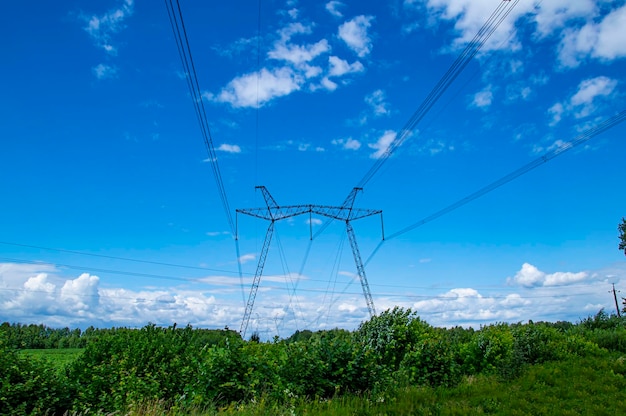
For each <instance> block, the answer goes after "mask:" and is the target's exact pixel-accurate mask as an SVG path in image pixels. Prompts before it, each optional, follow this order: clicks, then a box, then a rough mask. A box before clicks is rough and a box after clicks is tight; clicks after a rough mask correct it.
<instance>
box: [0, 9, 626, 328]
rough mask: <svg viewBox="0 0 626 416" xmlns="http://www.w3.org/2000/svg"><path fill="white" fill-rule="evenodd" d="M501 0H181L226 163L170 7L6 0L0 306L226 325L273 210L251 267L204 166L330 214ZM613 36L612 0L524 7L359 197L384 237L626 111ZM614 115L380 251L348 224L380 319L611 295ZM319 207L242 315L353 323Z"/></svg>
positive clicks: (620, 151) (70, 315)
mask: <svg viewBox="0 0 626 416" xmlns="http://www.w3.org/2000/svg"><path fill="white" fill-rule="evenodd" d="M499 4H500V2H498V1H492V0H490V1H486V0H481V1H476V0H404V1H399V0H397V1H388V2H374V1H359V2H350V1H330V2H327V3H324V2H311V1H295V0H287V1H285V0H281V1H269V0H263V1H261V2H260V3H259V2H245V1H233V2H222V3H220V4H217V3H216V2H199V1H189V0H183V1H181V10H182V13H183V16H184V19H185V25H186V29H187V34H188V39H189V45H190V47H191V50H192V53H193V59H194V63H195V68H196V72H197V77H198V81H199V85H200V87H201V91H202V97H203V104H204V107H205V110H206V115H207V120H208V122H209V126H210V129H211V134H212V139H213V144H214V148H215V153H216V154H217V161H214V160H212V158H211V157H209V155H208V154H207V151H206V147H205V145H204V143H203V139H202V136H201V132H200V128H199V125H198V121H197V118H196V115H195V112H194V106H193V101H192V98H191V96H190V93H189V90H188V88H187V83H186V81H185V72H184V70H183V67H182V64H181V62H180V59H179V56H178V52H177V49H176V43H175V38H174V34H173V32H172V29H171V27H170V21H169V18H168V13H167V9H166V7H165V4H163V3H159V2H142V1H134V0H125V1H122V0H107V1H97V2H82V1H65V2H43V1H25V2H13V3H11V4H9V5H7V10H6V13H3V16H2V18H1V19H2V24H1V25H0V31H1V32H2V33H1V35H2V36H0V39H1V40H0V48H1V50H2V52H3V55H4V58H3V65H2V66H1V67H0V71H2V72H1V75H2V77H1V79H2V81H0V82H1V88H2V94H0V106H1V113H0V114H2V122H1V123H0V136H1V137H2V152H1V153H0V159H1V160H2V163H0V187H1V189H2V193H3V198H2V209H1V211H0V212H1V213H2V215H0V242H1V243H0V257H1V258H0V304H1V305H2V307H1V308H0V320H2V321H10V322H23V323H31V322H35V323H45V324H48V325H51V326H81V327H84V326H88V325H92V324H93V325H95V326H112V325H116V326H118V325H125V326H141V325H144V324H146V323H148V322H155V323H158V324H164V325H166V324H171V323H173V322H177V323H179V324H185V323H191V324H193V325H197V326H203V327H210V328H223V327H224V326H229V327H231V328H235V329H238V328H239V325H240V323H241V318H242V316H243V312H244V307H245V301H246V300H247V298H248V294H249V291H250V284H251V282H252V276H253V275H254V272H255V269H256V264H257V261H258V258H259V253H260V250H261V246H262V243H263V239H264V236H265V230H266V228H267V226H268V223H267V222H265V221H263V220H261V219H256V218H252V217H247V216H239V217H238V230H239V255H240V264H241V268H242V272H243V274H242V276H240V275H239V273H238V265H237V263H238V261H237V250H236V245H235V241H234V239H233V236H232V233H231V229H230V227H229V223H228V220H227V215H226V214H225V212H224V209H223V207H222V202H221V200H220V197H219V193H218V190H217V186H216V182H215V179H214V176H213V173H212V169H211V167H212V166H211V164H213V163H217V164H218V166H219V169H220V171H221V174H222V178H223V184H224V189H225V191H226V196H227V200H228V204H229V206H230V214H231V215H233V216H234V215H235V212H234V211H235V209H236V208H255V207H263V206H264V200H263V197H262V195H261V193H260V192H259V191H255V186H257V185H263V186H266V187H267V189H268V190H269V192H270V193H271V194H272V196H273V197H274V198H275V199H276V201H277V202H278V203H279V204H280V205H296V204H320V205H340V204H341V203H342V201H343V200H344V199H345V197H346V196H347V195H348V193H349V192H350V191H351V189H352V188H353V187H354V186H356V185H357V184H358V183H359V181H360V180H361V179H362V178H363V176H364V175H365V174H366V172H368V170H369V169H370V168H371V167H372V166H373V165H374V163H376V161H377V160H380V159H379V158H380V157H381V155H383V154H384V151H385V150H386V148H387V146H389V145H390V144H391V143H393V141H394V139H395V138H396V137H397V134H398V132H399V131H400V130H401V129H402V127H403V126H404V125H405V123H406V122H407V121H408V120H409V119H410V117H411V116H412V115H413V113H414V112H415V111H416V110H417V109H418V108H419V106H420V104H421V103H422V101H423V100H424V98H425V97H426V96H427V95H428V93H429V92H430V91H431V90H432V88H433V87H434V86H435V85H436V83H437V82H438V81H439V79H440V78H441V77H442V76H443V74H444V73H445V72H446V71H447V70H448V68H449V67H450V66H451V65H452V63H453V62H454V60H455V59H456V57H457V56H458V55H459V53H461V51H462V50H463V48H464V47H465V46H466V45H467V43H468V42H469V41H470V40H471V39H472V38H473V37H474V35H475V34H476V33H477V31H478V29H479V28H480V27H481V26H482V25H483V23H484V22H485V21H486V20H487V18H488V16H489V15H490V14H491V13H492V12H493V11H494V10H495V9H496V7H498V5H499ZM624 28H626V4H625V2H624V1H611V0H605V1H589V0H581V1H577V2H570V1H565V0H552V1H543V2H539V3H537V2H533V1H528V0H520V1H519V3H517V4H516V5H515V7H514V8H513V9H512V11H511V13H510V14H509V15H508V17H507V19H506V20H504V21H503V22H502V24H501V25H500V26H499V27H498V30H497V31H496V32H494V34H493V35H492V36H491V37H490V38H489V39H488V41H487V42H486V43H485V45H484V47H483V48H482V49H481V51H480V52H479V53H478V55H477V56H476V57H475V59H474V60H472V62H470V64H469V65H468V66H467V67H466V68H465V69H464V70H463V71H462V72H461V73H460V75H459V76H458V78H456V80H455V81H454V82H453V83H452V84H451V85H450V87H449V88H448V89H447V90H446V92H445V93H444V94H443V95H442V96H441V98H440V99H439V100H438V101H437V102H436V103H435V105H434V106H433V107H432V109H431V110H430V111H429V112H428V113H427V114H426V115H425V117H424V118H423V119H422V120H421V121H420V122H419V123H418V125H417V126H416V128H415V129H414V130H413V132H412V134H411V135H410V136H409V137H408V138H407V140H405V141H404V142H403V143H402V145H401V146H400V147H399V148H398V149H397V150H396V151H395V152H394V153H393V154H392V156H391V157H389V158H388V159H385V163H384V164H383V165H382V168H381V169H380V170H379V171H378V172H377V173H376V174H375V175H374V176H373V177H372V179H371V180H370V181H368V182H367V184H366V185H365V186H364V189H363V192H361V193H360V194H359V196H358V197H357V199H356V202H355V207H359V208H367V209H380V210H382V211H383V218H384V229H385V234H387V235H388V236H390V235H393V234H394V233H397V232H398V231H400V230H403V229H405V228H406V227H408V226H410V225H411V224H415V223H417V222H418V221H420V220H422V219H424V218H427V217H428V216H429V215H431V214H433V213H435V212H438V211H439V210H441V209H442V208H445V207H446V206H449V205H450V204H453V203H455V202H457V201H459V200H461V199H462V198H464V197H466V196H467V195H470V194H471V193H473V192H475V191H477V190H479V189H480V188H482V187H484V186H486V185H488V184H490V183H492V182H493V181H495V180H497V179H499V178H501V177H503V176H505V175H507V174H508V173H510V172H512V171H514V170H516V169H518V168H519V167H521V166H524V165H525V164H527V163H530V162H532V161H533V160H536V159H537V158H539V157H541V156H542V155H545V154H546V153H547V152H550V151H553V150H554V149H556V148H559V146H563V145H564V144H566V143H567V142H569V141H571V140H573V139H574V138H576V137H577V136H578V135H579V134H581V132H584V131H586V129H589V128H591V127H593V126H594V125H596V124H598V123H600V122H602V121H603V120H605V119H607V118H609V117H612V116H614V115H615V114H617V113H619V112H621V111H623V110H624V109H625V104H626V99H625V98H626V97H625V93H626V85H624V73H626V71H625V70H626V60H625V58H626V43H624V42H623V40H622V39H624V38H626V33H624V31H625V30H626V29H624ZM625 129H626V124H619V125H617V126H615V127H613V128H611V129H610V130H608V131H606V132H604V133H602V134H600V135H598V136H596V137H594V138H592V139H591V140H589V141H588V142H585V143H584V144H582V145H580V146H577V147H575V148H573V149H570V150H568V151H567V152H565V153H563V154H562V155H560V156H558V157H557V158H555V159H553V160H551V161H549V162H548V163H546V164H543V165H542V166H539V167H538V168H536V169H534V170H532V171H530V172H529V173H527V174H525V175H523V176H521V177H519V178H517V179H515V180H514V181H512V182H510V183H508V184H506V185H504V186H502V187H500V188H498V189H496V190H494V191H493V192H490V193H488V194H486V195H485V196H483V197H481V198H479V199H476V200H474V201H472V202H471V203H469V204H467V205H464V206H462V207H460V208H458V209H456V210H454V211H452V212H450V213H448V214H446V215H444V216H441V217H440V218H438V219H436V220H434V221H431V222H428V223H426V224H424V225H423V226H421V227H418V228H415V229H413V230H411V231H409V232H405V233H402V234H400V235H398V236H397V237H395V238H392V239H388V240H386V241H385V242H384V243H383V244H382V245H380V247H379V249H378V250H377V251H375V253H374V255H373V256H372V253H373V252H374V250H375V249H376V248H377V247H378V246H379V244H380V242H381V223H380V219H379V218H378V217H371V218H365V219H361V220H358V221H354V223H353V226H354V229H355V232H356V236H357V239H358V242H359V247H360V250H361V254H362V257H363V259H364V260H365V259H368V261H367V267H366V273H367V278H368V281H369V285H370V288H371V292H372V296H373V300H374V304H375V307H376V309H377V311H382V310H385V309H387V308H390V307H393V306H395V305H399V306H403V307H410V308H412V309H414V310H416V311H417V312H418V314H419V315H420V316H421V317H422V318H424V319H425V320H427V321H428V322H430V323H431V324H433V325H445V326H450V325H464V326H468V325H473V326H479V325H481V324H487V323H491V322H500V321H507V322H518V321H527V320H529V319H533V320H549V321H556V320H570V321H576V320H578V319H580V318H584V317H586V316H587V315H589V314H594V313H596V312H597V311H598V310H600V309H601V308H606V310H607V311H612V310H614V303H613V298H612V294H610V293H609V290H610V289H611V284H612V283H615V285H616V288H617V289H618V290H619V289H621V290H622V293H621V295H624V293H626V286H624V282H625V281H626V261H625V260H626V258H625V257H624V253H621V252H620V251H619V250H618V249H617V244H618V239H617V236H618V233H617V225H618V223H619V222H620V221H621V218H622V217H623V216H626V211H625V207H626V194H625V193H624V192H623V191H622V188H623V172H624V168H623V164H624V154H626V142H625V141H624V140H623V137H624V134H625V131H626V130H625ZM321 222H322V219H321V218H313V219H312V221H311V224H309V218H308V216H302V217H296V218H293V219H290V220H284V221H279V222H277V223H276V233H275V235H274V239H273V240H272V245H271V248H270V251H269V255H268V258H267V263H266V265H265V270H264V275H263V277H262V279H261V284H260V287H259V291H258V295H257V298H256V302H255V308H254V310H253V313H252V316H251V322H250V326H249V327H248V330H249V331H252V330H254V331H259V332H260V333H261V334H262V336H264V337H271V336H273V335H275V334H277V335H279V336H288V335H289V334H290V333H292V332H293V331H294V330H296V329H305V328H307V329H313V330H316V329H323V328H329V327H337V326H338V327H343V328H348V329H352V328H355V327H356V326H358V324H359V323H360V322H361V321H363V320H364V319H367V317H368V311H367V306H366V303H365V299H364V296H363V294H362V291H361V286H360V284H359V281H358V278H357V276H356V268H355V265H354V261H353V258H352V252H351V250H350V245H349V242H348V241H347V238H346V232H345V226H344V225H343V224H341V223H340V222H335V223H332V224H331V225H330V226H329V227H328V228H327V229H326V230H325V231H324V232H323V233H321V234H320V235H319V237H317V238H316V239H315V240H314V241H313V242H312V243H310V242H309V230H310V226H311V227H312V228H313V232H315V231H316V230H318V229H319V228H320V224H321ZM309 245H310V250H309ZM51 249H55V250H51ZM307 252H308V253H309V254H308V256H307V254H306V253H307ZM179 266H186V267H179Z"/></svg>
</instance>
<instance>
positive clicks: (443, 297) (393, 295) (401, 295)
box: [0, 286, 596, 307]
mask: <svg viewBox="0 0 626 416" xmlns="http://www.w3.org/2000/svg"><path fill="white" fill-rule="evenodd" d="M266 288H267V289H271V290H282V291H288V290H289V289H288V288H285V287H282V286H266ZM558 289H561V290H562V289H563V288H562V287H559V288H558ZM99 290H107V289H99ZM108 290H111V289H108ZM300 290H302V291H304V292H311V293H324V289H300ZM0 291H3V292H24V293H46V294H51V292H49V291H46V290H40V289H26V288H21V287H20V288H9V287H3V288H0ZM63 293H65V294H68V295H72V296H77V297H82V298H95V297H104V298H118V297H117V296H112V295H101V294H97V295H94V294H84V293H78V292H67V291H66V292H63ZM595 293H596V292H585V293H571V294H560V295H559V294H557V295H534V296H519V297H516V299H544V298H552V299H554V298H570V297H578V296H590V295H593V294H595ZM341 295H351V296H361V295H363V293H361V292H347V291H342V292H341ZM380 296H384V297H388V298H408V299H429V300H430V299H435V300H442V301H448V302H453V301H456V300H459V299H474V298H476V297H477V296H475V295H460V296H456V297H450V296H446V295H438V296H429V295H411V294H407V293H382V294H381V295H380ZM508 297H509V295H492V296H488V297H481V299H507V298H508ZM119 299H129V300H135V301H138V300H139V301H144V302H145V301H146V299H145V298H141V297H120V298H119ZM337 300H338V299H335V303H336V302H337ZM153 301H154V302H160V303H166V302H165V301H163V300H158V299H154V300H153ZM196 303H202V302H196ZM211 305H219V306H231V307H232V306H233V305H232V304H224V303H211Z"/></svg>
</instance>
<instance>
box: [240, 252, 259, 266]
mask: <svg viewBox="0 0 626 416" xmlns="http://www.w3.org/2000/svg"><path fill="white" fill-rule="evenodd" d="M255 259H256V254H253V253H249V254H244V255H242V256H240V257H239V262H240V263H242V264H243V263H247V262H249V261H253V260H255Z"/></svg>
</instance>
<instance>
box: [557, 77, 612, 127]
mask: <svg viewBox="0 0 626 416" xmlns="http://www.w3.org/2000/svg"><path fill="white" fill-rule="evenodd" d="M616 87H617V80H614V79H611V78H608V77H605V76H598V77H595V78H589V79H585V80H583V81H581V82H580V84H578V88H577V90H576V92H575V93H574V94H572V96H571V97H570V98H569V99H567V100H566V101H564V102H563V103H556V104H554V105H553V106H552V107H550V108H549V109H548V113H549V114H550V116H551V117H552V120H551V123H550V124H551V125H555V124H558V123H559V122H560V121H561V119H562V118H563V117H564V116H565V115H569V114H572V115H573V116H574V117H575V118H584V117H587V116H589V115H591V114H592V113H594V112H595V111H596V110H597V107H598V102H601V101H602V100H603V99H607V98H610V97H612V96H613V94H614V92H615V89H616Z"/></svg>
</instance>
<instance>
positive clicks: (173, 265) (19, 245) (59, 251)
mask: <svg viewBox="0 0 626 416" xmlns="http://www.w3.org/2000/svg"><path fill="white" fill-rule="evenodd" d="M0 244H4V245H7V246H15V247H25V248H36V249H37V250H46V251H56V252H58V253H68V254H76V255H80V256H90V257H98V258H103V259H109V260H123V261H129V262H133V263H143V264H152V265H156V266H167V267H178V268H183V269H192V270H203V271H209V272H218V273H228V274H235V273H237V272H234V271H230V270H223V269H213V268H209V267H199V266H189V265H184V264H175V263H165V262H160V261H151V260H139V259H131V258H128V257H119V256H109V255H106V254H95V253H86V252H84V251H75V250H66V249H62V248H52V247H43V246H36V245H32V244H21V243H10V242H7V241H0Z"/></svg>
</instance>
